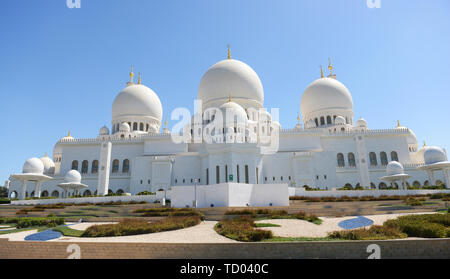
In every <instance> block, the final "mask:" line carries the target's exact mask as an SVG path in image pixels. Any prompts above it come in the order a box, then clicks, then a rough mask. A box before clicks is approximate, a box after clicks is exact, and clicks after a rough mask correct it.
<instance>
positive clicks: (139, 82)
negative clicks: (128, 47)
mask: <svg viewBox="0 0 450 279" xmlns="http://www.w3.org/2000/svg"><path fill="white" fill-rule="evenodd" d="M138 84H141V72H139V79H138Z"/></svg>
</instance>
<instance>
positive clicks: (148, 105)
mask: <svg viewBox="0 0 450 279" xmlns="http://www.w3.org/2000/svg"><path fill="white" fill-rule="evenodd" d="M124 116H125V117H126V116H133V117H136V116H137V117H147V118H150V119H153V120H156V121H158V122H161V119H162V105H161V101H160V100H159V97H158V95H156V93H155V92H154V91H153V90H151V89H150V88H148V87H147V86H145V85H142V84H132V85H129V86H127V87H125V88H124V89H123V90H122V91H120V93H119V94H118V95H117V97H116V98H115V99H114V103H113V105H112V118H113V121H114V120H115V119H118V118H121V117H124Z"/></svg>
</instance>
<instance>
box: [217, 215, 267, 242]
mask: <svg viewBox="0 0 450 279" xmlns="http://www.w3.org/2000/svg"><path fill="white" fill-rule="evenodd" d="M214 229H215V230H216V232H217V233H218V234H220V235H223V236H225V237H228V238H231V239H234V240H238V241H246V242H249V241H261V240H264V239H270V238H272V237H273V234H272V232H271V231H266V230H260V229H256V225H255V222H254V220H253V219H251V218H248V217H241V218H237V219H230V220H221V221H219V222H218V223H217V224H216V226H215V227H214Z"/></svg>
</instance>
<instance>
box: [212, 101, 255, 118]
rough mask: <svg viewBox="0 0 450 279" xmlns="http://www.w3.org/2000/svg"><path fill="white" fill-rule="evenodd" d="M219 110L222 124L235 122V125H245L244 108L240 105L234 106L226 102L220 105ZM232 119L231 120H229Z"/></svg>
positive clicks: (233, 103)
mask: <svg viewBox="0 0 450 279" xmlns="http://www.w3.org/2000/svg"><path fill="white" fill-rule="evenodd" d="M219 109H220V110H221V112H222V117H223V122H224V123H225V122H226V123H227V122H233V123H234V122H235V121H237V123H245V122H247V120H248V119H247V113H246V112H245V110H244V108H242V107H241V106H240V105H238V104H236V103H235V102H232V101H230V102H226V103H224V104H222V105H221V106H220V107H219ZM230 117H233V118H230Z"/></svg>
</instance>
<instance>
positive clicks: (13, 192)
mask: <svg viewBox="0 0 450 279" xmlns="http://www.w3.org/2000/svg"><path fill="white" fill-rule="evenodd" d="M17 196H18V194H17V192H16V191H12V192H11V194H9V197H10V198H11V199H15V198H17Z"/></svg>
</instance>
